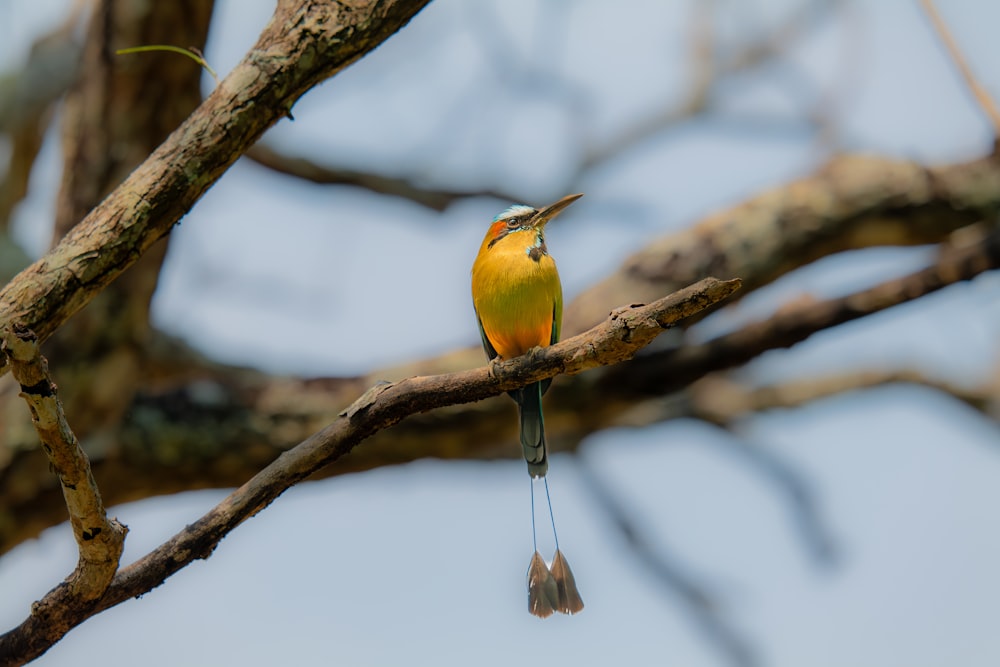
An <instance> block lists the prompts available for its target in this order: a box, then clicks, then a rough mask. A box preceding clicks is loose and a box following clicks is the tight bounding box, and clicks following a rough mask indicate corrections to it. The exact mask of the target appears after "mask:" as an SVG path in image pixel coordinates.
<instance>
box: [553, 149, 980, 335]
mask: <svg viewBox="0 0 1000 667" xmlns="http://www.w3.org/2000/svg"><path fill="white" fill-rule="evenodd" d="M998 212H1000V161H998V160H996V159H994V158H993V157H992V156H991V157H986V158H981V159H978V160H973V161H971V162H965V163H959V164H953V165H943V166H935V167H928V166H925V165H921V164H918V163H915V162H902V161H898V160H888V159H885V158H879V157H875V156H863V155H842V156H839V157H836V158H834V159H832V160H830V161H829V162H828V163H827V164H826V165H825V166H823V168H821V169H820V170H819V171H817V172H816V173H815V174H813V175H811V176H809V177H807V178H804V179H801V180H798V181H794V182H792V183H789V184H787V185H784V186H782V187H780V188H775V189H773V190H770V191H768V192H764V193H763V194H760V195H758V196H756V197H754V198H752V199H750V200H748V201H746V202H743V203H741V204H739V205H738V206H734V207H732V208H729V209H726V210H723V211H719V212H718V213H715V214H712V215H710V216H708V217H706V218H704V219H703V220H701V221H700V222H699V223H698V224H697V225H695V226H694V227H692V228H690V229H687V230H684V231H683V232H680V233H677V234H671V235H668V236H663V237H660V238H658V239H655V240H653V241H651V242H650V243H648V244H647V245H646V246H645V247H644V248H643V249H642V250H640V251H639V252H637V253H635V254H634V255H632V256H631V257H629V258H628V259H627V260H625V262H624V264H623V265H622V266H621V268H620V269H619V270H618V271H617V272H615V273H614V274H612V275H611V276H609V277H607V278H606V279H604V280H602V281H601V282H599V283H597V284H596V285H594V286H592V287H590V288H589V289H587V290H586V291H585V292H583V293H582V294H580V296H578V297H577V298H576V299H575V300H574V302H573V303H572V304H570V305H569V306H568V308H567V310H566V315H565V317H564V320H563V330H564V331H566V332H568V333H575V332H577V331H583V330H585V329H588V328H590V327H591V326H593V324H594V323H595V322H598V321H600V319H601V318H602V317H603V316H604V313H606V312H607V311H608V310H609V309H610V308H612V307H613V306H614V305H615V304H617V303H621V301H622V298H623V297H622V295H628V296H627V297H625V298H629V299H635V300H638V301H647V300H650V299H653V298H655V296H656V295H658V294H665V293H669V292H672V291H674V290H676V289H678V288H679V287H681V286H683V285H689V284H691V283H692V282H694V281H695V280H697V279H698V278H700V277H702V276H706V275H714V276H724V277H729V276H739V277H740V279H741V280H743V284H744V290H743V291H741V294H745V293H746V292H749V291H752V290H755V289H757V288H759V287H761V286H763V285H766V284H768V283H770V282H772V281H773V280H775V279H777V278H779V277H780V276H782V275H785V274H786V273H789V272H790V271H793V270H794V269H797V268H799V267H801V266H805V265H807V264H809V263H811V262H813V261H815V260H817V259H819V258H820V257H826V256H828V255H831V254H834V253H836V252H841V251H844V250H853V249H857V248H868V247H873V246H882V245H920V244H925V243H939V242H941V241H944V240H945V239H946V238H947V237H948V234H950V233H951V232H952V231H954V230H955V229H958V228H960V227H964V226H966V225H969V224H972V223H975V222H979V221H982V220H993V219H994V218H995V216H996V215H997V214H998Z"/></svg>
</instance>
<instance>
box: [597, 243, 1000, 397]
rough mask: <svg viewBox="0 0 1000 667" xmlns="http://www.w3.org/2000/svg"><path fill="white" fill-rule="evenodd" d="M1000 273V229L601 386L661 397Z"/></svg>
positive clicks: (666, 354) (657, 356)
mask: <svg viewBox="0 0 1000 667" xmlns="http://www.w3.org/2000/svg"><path fill="white" fill-rule="evenodd" d="M996 268H1000V229H994V230H991V231H990V232H989V233H988V234H987V235H986V236H985V237H983V238H981V239H980V240H978V241H976V242H973V243H971V244H969V245H966V246H963V247H945V248H944V249H943V250H942V252H941V254H940V255H939V257H938V259H937V261H936V262H935V263H934V264H932V265H931V266H928V267H927V268H925V269H922V270H920V271H916V272H914V273H911V274H909V275H907V276H904V277H902V278H897V279H894V280H889V281H886V282H884V283H881V284H879V285H876V286H875V287H872V288H869V289H866V290H861V291H859V292H855V293H853V294H850V295H848V296H844V297H840V298H835V299H827V300H824V301H807V302H805V303H797V304H794V305H791V306H788V307H786V308H784V309H782V310H781V311H779V312H778V313H776V314H775V315H774V316H772V317H770V318H769V319H767V320H764V321H762V322H756V323H753V324H749V325H747V326H745V327H743V328H741V329H739V330H737V331H734V332H732V333H729V334H725V335H723V336H720V337H718V338H715V339H713V340H710V341H708V342H706V343H702V344H700V345H689V346H685V347H679V348H675V349H672V350H667V351H663V352H655V353H653V354H651V355H646V356H644V357H642V359H641V360H637V361H632V362H630V363H628V364H622V365H621V366H618V367H616V368H614V369H610V370H609V371H608V372H607V373H605V374H604V376H603V377H602V378H600V380H599V383H600V384H601V386H602V387H603V389H604V390H605V391H608V392H610V393H611V395H613V396H614V397H615V398H616V399H618V400H624V401H629V400H634V399H636V398H640V397H643V396H646V397H649V396H661V395H663V394H664V393H668V392H670V391H676V390H679V389H681V388H683V387H686V386H688V385H690V384H691V383H692V382H694V381H695V380H697V379H699V378H701V377H704V376H705V375H707V374H708V373H710V372H712V371H717V370H724V369H728V368H733V367H735V366H739V365H741V364H744V363H746V362H747V361H750V360H751V359H753V358H755V357H757V356H759V355H760V354H762V353H764V352H766V351H768V350H775V349H780V348H786V347H791V346H792V345H795V344H796V343H799V342H801V341H803V340H805V339H806V338H808V337H809V336H811V335H813V334H814V333H816V332H818V331H823V330H825V329H829V328H831V327H834V326H837V325H838V324H843V323H845V322H850V321H853V320H856V319H858V318H861V317H865V316H866V315H870V314H872V313H877V312H879V311H882V310H885V309H886V308H890V307H892V306H895V305H898V304H901V303H905V302H907V301H912V300H913V299H917V298H919V297H921V296H923V295H925V294H930V293H931V292H935V291H937V290H939V289H941V288H942V287H946V286H948V285H951V284H954V283H957V282H961V281H964V280H971V279H972V278H974V277H976V276H977V275H979V274H980V273H983V272H984V271H989V270H991V269H996Z"/></svg>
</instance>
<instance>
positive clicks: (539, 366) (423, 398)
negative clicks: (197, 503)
mask: <svg viewBox="0 0 1000 667" xmlns="http://www.w3.org/2000/svg"><path fill="white" fill-rule="evenodd" d="M739 284H740V283H739V281H738V280H729V281H725V282H723V281H719V280H715V279H714V278H706V279H704V280H702V281H701V282H699V283H697V284H695V285H692V286H690V287H688V288H685V289H683V290H680V291H679V292H676V293H674V294H671V295H670V296H667V297H664V298H662V299H660V300H658V301H656V302H655V303H652V304H650V305H648V306H641V305H633V306H628V307H625V308H621V309H618V310H616V311H615V312H613V313H612V314H611V316H610V317H609V318H608V319H607V320H606V321H605V322H604V323H603V324H601V325H600V326H598V327H595V328H594V329H593V330H592V331H589V332H587V333H586V334H581V335H578V336H574V337H573V338H570V339H568V340H565V341H562V342H561V343H557V344H556V345H553V346H551V347H546V348H536V349H534V350H532V351H531V352H529V353H528V354H526V355H524V356H521V357H517V358H515V359H510V360H506V361H503V362H500V363H497V364H494V365H492V366H488V367H482V368H477V369H474V370H468V371H460V372H457V373H449V374H446V375H437V376H426V377H412V378H407V379H405V380H401V381H399V382H394V383H384V384H380V385H376V386H374V387H372V388H371V389H370V390H369V391H367V392H365V394H364V395H363V396H361V397H360V398H359V399H358V400H356V401H355V402H354V403H353V404H352V405H351V406H350V407H349V408H347V409H346V410H344V411H342V412H341V415H340V417H339V418H338V419H336V420H335V421H334V422H333V423H332V424H330V425H328V426H327V427H326V428H324V429H322V430H321V431H319V432H318V433H315V434H313V435H312V436H311V437H310V438H308V439H307V440H305V441H304V442H302V443H300V444H299V445H298V446H297V447H295V448H294V449H292V450H290V451H288V452H286V453H284V454H282V455H281V456H280V457H278V459H277V460H275V461H274V462H272V463H271V464H270V465H268V466H267V467H266V468H264V469H263V470H261V471H260V472H259V473H258V474H257V475H255V476H254V477H253V479H251V480H250V481H248V482H247V483H246V484H244V485H243V486H241V487H240V488H239V489H237V490H236V491H234V492H233V493H231V494H230V495H229V496H228V497H227V498H226V499H225V500H223V501H222V502H221V503H219V504H218V505H217V506H216V507H215V508H213V509H212V510H210V511H209V512H208V513H207V514H206V515H205V516H203V517H202V518H201V519H199V520H198V521H196V522H194V523H193V524H191V525H190V526H187V527H186V528H185V529H184V530H182V531H181V532H180V533H178V534H177V535H175V536H174V537H173V538H171V539H170V540H168V541H167V542H165V543H164V544H162V545H161V546H160V547H158V548H157V549H155V550H154V551H152V552H151V553H149V554H147V555H146V556H144V557H143V558H141V559H139V560H138V561H136V562H135V563H133V564H132V565H129V566H128V567H126V568H123V569H122V570H121V571H120V572H119V573H118V575H117V576H116V577H115V578H114V580H113V581H112V583H111V586H110V587H109V588H108V589H107V592H106V593H105V594H104V596H103V597H102V598H101V599H100V600H99V601H98V602H97V604H96V605H89V604H88V605H80V604H72V601H71V600H65V599H63V598H59V603H60V604H58V605H57V606H54V605H52V604H49V602H50V597H51V596H53V595H54V594H57V593H58V591H59V589H56V590H55V591H53V592H52V593H50V594H49V596H46V598H45V599H44V600H42V601H41V602H40V603H36V604H35V605H34V606H33V610H34V609H39V608H44V609H46V612H47V613H46V614H45V616H44V617H41V616H38V615H36V614H35V613H34V612H33V613H32V615H31V616H30V617H29V618H28V619H27V620H26V621H24V622H23V623H22V624H21V625H19V626H18V627H16V628H14V629H13V630H10V631H9V632H7V633H6V634H4V635H2V636H0V663H2V664H11V663H18V662H22V661H26V660H31V659H33V658H34V657H37V656H38V655H41V654H42V653H43V652H44V651H46V650H47V649H48V648H49V647H51V646H52V644H54V643H55V642H56V641H58V640H59V639H60V638H61V637H62V636H63V635H65V633H66V632H68V631H69V630H70V629H71V628H73V627H75V626H76V625H79V624H80V623H82V622H83V621H84V620H86V619H87V618H89V617H90V616H92V615H94V614H96V613H99V612H100V611H103V610H104V609H107V608H109V607H112V606H114V605H117V604H119V603H121V602H123V601H125V600H127V599H129V598H132V597H135V596H137V595H141V594H143V593H146V592H148V591H150V590H152V589H153V588H155V587H156V586H159V585H160V584H161V583H163V581H164V580H166V578H167V577H169V576H170V575H172V574H174V573H175V572H177V571H178V570H180V569H181V568H183V567H185V566H186V565H188V564H189V563H191V562H193V561H194V560H197V559H201V558H207V557H208V556H210V555H211V554H212V551H214V550H215V547H216V546H217V545H218V544H219V541H220V540H221V539H222V538H223V537H225V535H226V534H227V533H229V532H230V531H231V530H233V529H234V528H236V526H238V525H239V524H241V523H242V522H243V521H245V520H247V519H249V518H250V517H252V516H254V515H255V514H257V512H260V511H261V510H262V509H264V508H265V507H267V506H268V505H269V504H270V503H271V502H272V501H274V500H275V499H276V498H277V497H278V496H279V495H281V493H283V492H284V491H285V490H287V489H288V488H289V487H291V486H292V485H294V484H296V483H298V482H301V481H302V480H304V479H305V478H306V477H308V476H309V475H311V474H312V473H314V472H316V471H317V470H319V469H321V468H323V467H324V466H326V465H328V464H330V463H332V462H333V461H336V460H337V459H339V458H340V457H342V456H344V455H346V454H347V453H349V452H350V451H351V450H352V449H354V447H356V446H357V445H358V444H359V443H360V442H361V441H362V440H364V439H365V438H367V437H369V436H371V435H372V434H373V433H375V432H377V431H379V430H382V429H385V428H388V427H389V426H392V425H393V424H396V423H398V422H399V421H401V420H402V419H404V418H405V417H408V416H409V415H412V414H415V413H417V412H426V411H427V410H432V409H434V408H440V407H444V406H448V405H456V404H459V403H469V402H472V401H478V400H481V399H484V398H487V397H490V396H497V395H499V394H501V393H503V392H505V391H510V390H513V389H517V388H518V387H523V386H524V385H525V384H528V383H530V382H536V381H538V380H543V379H546V378H550V377H553V376H555V375H558V374H560V373H563V374H569V375H573V374H576V373H580V372H582V371H584V370H587V369H590V368H595V367H597V366H602V365H606V364H613V363H616V362H618V361H621V360H623V359H627V358H629V357H631V356H632V355H634V354H635V353H636V352H637V351H638V350H640V349H642V348H643V347H645V346H646V345H648V344H649V343H650V342H652V341H653V340H654V339H655V338H656V337H657V336H658V335H659V334H660V333H662V331H663V330H664V329H666V328H668V327H671V326H673V325H674V324H676V323H677V322H678V321H680V320H681V319H683V318H685V317H689V316H690V315H692V314H694V313H697V312H698V311H700V310H702V309H704V308H706V307H708V306H710V305H712V304H714V303H717V302H719V301H721V300H722V299H724V298H726V297H727V296H729V295H730V294H732V293H733V292H734V291H736V290H737V289H738V288H739Z"/></svg>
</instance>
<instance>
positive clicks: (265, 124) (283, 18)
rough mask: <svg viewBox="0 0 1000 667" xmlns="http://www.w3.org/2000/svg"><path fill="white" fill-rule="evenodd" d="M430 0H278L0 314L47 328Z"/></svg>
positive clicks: (45, 332) (19, 281)
mask: <svg viewBox="0 0 1000 667" xmlns="http://www.w3.org/2000/svg"><path fill="white" fill-rule="evenodd" d="M427 1H428V0H415V1H413V2H403V1H402V0H387V1H385V2H369V3H367V4H348V3H333V2H319V1H318V0H281V1H280V2H279V3H278V6H277V8H276V10H275V13H274V15H273V16H272V18H271V21H270V22H269V23H268V25H267V27H265V29H264V31H263V32H262V33H261V36H260V38H259V39H258V41H257V44H256V45H255V46H254V47H253V48H252V49H251V50H250V51H249V53H248V54H247V55H246V56H245V57H244V58H243V60H242V61H241V62H240V64H239V65H237V66H236V67H235V68H234V69H233V71H232V72H231V73H230V74H229V75H228V76H227V77H226V78H225V79H224V80H223V81H222V82H221V83H220V84H219V85H218V87H216V89H215V90H214V91H213V92H212V94H211V95H209V96H208V98H206V99H205V101H204V102H203V103H202V104H201V106H199V107H198V109H197V110H196V111H195V112H194V113H193V114H192V115H191V116H190V117H188V119H187V120H186V121H184V123H183V124H182V125H181V126H180V127H179V128H178V129H177V130H175V131H174V132H173V133H172V134H171V135H170V136H169V137H168V138H167V140H166V141H165V142H164V143H163V144H161V145H160V147H159V148H157V149H156V151H155V152H154V153H153V154H152V155H151V156H149V158H148V159H147V160H146V161H145V162H144V163H143V164H142V165H140V166H139V167H138V168H137V169H136V170H135V171H133V172H132V173H131V174H130V175H129V177H128V178H127V179H126V180H125V181H124V182H123V183H122V184H121V185H120V186H119V187H118V188H116V189H115V191H114V192H112V193H111V195H109V196H108V197H107V198H106V199H105V200H104V201H103V202H101V204H100V205H98V206H97V207H96V208H95V209H93V210H92V211H91V212H90V213H89V214H88V215H87V216H86V217H85V218H84V219H83V220H82V221H81V222H80V223H79V224H77V225H76V226H75V227H74V228H73V229H72V230H71V231H70V232H69V233H68V234H67V235H66V236H65V237H64V238H63V239H62V241H61V242H60V243H59V245H57V246H56V247H55V248H53V249H52V251H51V252H49V253H48V254H47V255H45V256H44V257H42V258H41V259H40V260H38V261H37V262H35V263H34V264H32V265H31V266H29V267H28V268H26V269H25V270H24V271H22V272H21V273H20V274H18V275H17V276H16V277H15V278H14V279H13V280H12V281H11V282H10V283H8V284H7V286H6V287H4V289H3V290H2V291H0V322H3V323H9V322H17V323H20V324H23V325H24V326H26V327H27V328H30V329H32V330H33V331H35V333H36V334H37V335H38V336H39V339H40V340H45V339H46V338H48V337H49V336H50V335H51V334H52V332H53V331H55V329H56V328H58V327H59V325H60V324H62V323H63V322H64V321H65V320H66V319H67V318H68V317H69V316H70V315H72V314H73V313H75V312H76V311H78V310H79V309H80V308H82V307H83V306H84V305H85V304H86V303H87V302H89V301H90V300H91V299H92V298H93V297H94V296H95V295H96V294H97V293H99V292H100V291H101V290H102V289H103V288H104V287H105V286H107V285H108V284H109V283H110V282H111V281H112V280H114V279H115V278H116V277H117V276H118V275H119V274H120V273H121V272H122V271H124V270H125V269H126V268H128V267H129V266H131V265H132V264H133V263H134V262H135V261H136V260H137V259H138V258H139V257H140V256H141V255H142V254H143V253H144V252H146V251H147V250H148V249H149V248H150V246H152V245H153V244H154V243H155V242H156V241H157V240H159V239H160V238H162V237H164V236H165V235H167V234H168V233H169V232H170V230H171V228H172V227H173V225H174V224H176V223H177V221H178V220H179V219H180V218H181V216H182V215H184V214H185V213H186V212H187V211H188V210H189V209H190V208H191V206H193V205H194V203H195V202H196V201H197V200H198V199H199V198H200V197H201V195H202V194H203V193H204V192H205V191H206V190H207V189H208V188H209V187H210V186H211V185H212V184H213V183H214V182H215V181H217V180H218V179H219V177H220V176H221V175H222V174H223V172H225V170H226V169H228V168H229V166H230V165H232V164H233V162H235V161H236V159H237V158H238V157H239V156H240V155H241V154H242V153H243V152H245V151H246V150H247V148H249V147H250V146H251V145H252V144H253V143H254V142H256V141H257V139H259V138H260V136H261V135H262V134H263V133H264V131H265V130H267V128H269V127H270V126H271V125H273V124H274V123H275V122H277V121H278V120H279V119H280V118H281V117H282V116H287V115H289V114H290V110H291V108H292V105H293V104H294V103H295V101H296V100H297V99H298V98H299V97H301V96H302V95H303V94H304V93H305V92H306V91H307V90H309V89H310V88H311V87H312V86H314V85H316V84H317V83H319V82H320V81H322V80H324V79H326V78H328V77H330V76H332V75H334V74H336V73H337V72H338V71H340V70H341V69H343V68H345V67H347V66H348V65H350V64H351V63H353V62H354V61H356V60H357V59H359V58H360V57H361V56H363V55H364V54H365V53H367V52H368V51H370V50H372V49H373V48H375V47H376V46H377V45H378V44H380V43H381V42H382V41H384V40H385V39H387V38H388V37H389V36H390V35H392V34H393V33H394V32H396V31H397V30H399V29H400V28H401V27H403V25H405V24H406V23H407V22H408V21H409V20H410V19H411V18H412V17H413V16H414V15H415V14H416V13H417V12H418V11H419V10H420V9H421V8H422V7H423V6H424V5H425V4H427Z"/></svg>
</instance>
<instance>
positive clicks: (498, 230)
mask: <svg viewBox="0 0 1000 667" xmlns="http://www.w3.org/2000/svg"><path fill="white" fill-rule="evenodd" d="M582 196H583V195H582V194H576V195H568V196H566V197H563V198H562V199H560V200H559V201H557V202H555V203H554V204H549V205H548V206H545V207H543V208H540V209H536V208H531V207H530V206H525V205H524V204H515V205H513V206H511V207H509V208H507V209H506V210H504V211H503V212H502V213H501V214H500V215H498V216H497V217H495V218H493V223H492V224H491V225H490V230H489V232H487V233H486V238H488V239H489V245H490V246H492V245H493V244H494V243H496V242H497V241H499V240H500V239H502V238H503V237H505V236H507V235H508V234H514V233H517V232H533V233H537V232H541V231H542V229H544V228H545V225H546V224H548V223H549V222H551V221H552V219H553V218H555V217H556V216H557V215H559V214H560V213H562V212H563V211H564V210H565V209H566V207H567V206H569V205H570V204H572V203H573V202H575V201H576V200H577V199H579V198H580V197H582Z"/></svg>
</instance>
